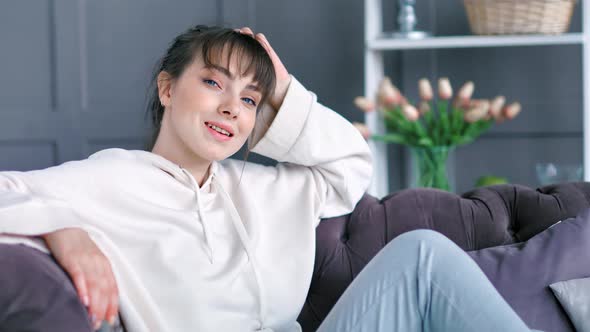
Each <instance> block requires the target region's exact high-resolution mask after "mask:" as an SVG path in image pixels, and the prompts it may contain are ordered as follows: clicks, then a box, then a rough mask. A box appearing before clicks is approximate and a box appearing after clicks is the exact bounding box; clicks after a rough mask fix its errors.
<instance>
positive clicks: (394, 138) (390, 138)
mask: <svg viewBox="0 0 590 332" xmlns="http://www.w3.org/2000/svg"><path fill="white" fill-rule="evenodd" d="M371 139H374V140H376V141H382V142H386V143H398V144H405V145H409V142H408V141H407V140H406V138H405V137H404V136H403V135H400V134H393V133H388V134H385V135H373V136H371Z"/></svg>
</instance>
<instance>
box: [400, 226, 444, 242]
mask: <svg viewBox="0 0 590 332" xmlns="http://www.w3.org/2000/svg"><path fill="white" fill-rule="evenodd" d="M394 240H396V241H404V242H408V243H412V242H413V243H419V242H421V241H424V242H425V243H426V244H429V245H434V246H446V245H449V244H451V243H453V242H452V241H451V240H449V238H447V237H446V236H444V235H443V234H441V233H439V232H437V231H433V230H431V229H416V230H413V231H409V232H406V233H403V234H401V235H399V236H398V237H397V238H395V239H394Z"/></svg>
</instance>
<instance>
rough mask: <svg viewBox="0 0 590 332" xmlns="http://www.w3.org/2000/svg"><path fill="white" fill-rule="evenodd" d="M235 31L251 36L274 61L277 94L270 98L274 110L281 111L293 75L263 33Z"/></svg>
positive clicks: (244, 30)
mask: <svg viewBox="0 0 590 332" xmlns="http://www.w3.org/2000/svg"><path fill="white" fill-rule="evenodd" d="M235 31H236V32H239V33H242V34H245V35H249V36H251V37H252V38H254V39H256V40H257V41H258V42H259V43H260V45H262V47H264V49H265V50H266V52H267V53H268V55H269V57H270V59H271V60H272V63H273V65H274V69H275V74H276V79H277V85H276V87H275V92H274V94H273V96H271V97H270V98H269V103H270V105H271V106H272V107H273V108H274V109H279V108H280V107H281V104H282V103H283V99H285V95H286V94H287V89H288V88H289V84H290V83H291V75H289V72H288V71H287V68H285V65H283V62H282V61H281V59H279V56H278V55H277V53H276V52H275V51H274V49H273V48H272V47H271V46H270V43H269V42H268V40H267V39H266V37H265V36H264V35H263V34H262V33H257V34H254V32H253V31H252V29H250V28H248V27H243V28H240V29H235Z"/></svg>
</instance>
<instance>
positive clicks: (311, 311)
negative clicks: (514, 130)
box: [298, 182, 590, 331]
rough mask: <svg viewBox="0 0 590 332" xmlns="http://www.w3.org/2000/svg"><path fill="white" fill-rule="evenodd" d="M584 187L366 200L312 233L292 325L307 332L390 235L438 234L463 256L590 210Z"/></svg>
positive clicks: (499, 188) (403, 194) (589, 189)
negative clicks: (310, 258) (307, 277)
mask: <svg viewBox="0 0 590 332" xmlns="http://www.w3.org/2000/svg"><path fill="white" fill-rule="evenodd" d="M589 197H590V183H584V182H580V183H567V184H559V185H551V186H546V187H543V188H539V189H537V190H534V189H531V188H528V187H525V186H520V185H496V186H490V187H484V188H479V189H476V190H473V191H470V192H468V193H465V194H463V195H462V196H459V195H456V194H452V193H448V192H444V191H440V190H435V189H426V188H418V189H406V190H402V191H399V192H396V193H393V194H391V195H389V196H386V197H384V198H383V199H381V200H378V199H376V198H374V197H371V196H369V195H366V196H365V197H363V199H362V200H361V201H360V202H359V203H358V205H357V206H356V208H355V210H354V211H353V212H352V213H351V214H349V215H346V216H342V217H337V218H330V219H326V220H323V221H322V222H321V223H320V225H319V226H318V227H317V229H316V238H317V249H316V261H315V266H314V273H313V277H312V283H311V287H310V290H309V293H308V296H307V299H306V303H305V305H304V307H303V309H302V311H301V314H300V316H299V319H298V321H299V322H300V323H301V325H302V327H303V329H304V331H314V330H315V329H317V327H318V326H319V324H320V323H321V321H322V320H323V319H324V317H326V315H327V313H328V312H329V311H330V309H331V308H332V306H333V305H334V304H335V303H336V301H337V300H338V298H339V297H340V295H341V294H342V292H343V291H344V289H346V287H348V285H349V284H350V282H351V281H352V279H353V278H354V277H356V276H357V275H358V273H359V272H360V271H361V269H362V268H363V267H364V266H365V265H366V264H367V262H368V261H369V260H370V259H371V258H372V257H373V256H375V254H376V253H377V252H378V251H379V250H380V249H381V248H383V247H384V246H385V245H386V244H387V243H388V242H389V241H391V240H392V239H393V238H394V237H396V236H398V235H400V234H402V233H404V232H407V231H410V230H414V229H423V228H426V229H433V230H436V231H438V232H441V233H443V234H444V235H446V236H447V237H448V238H450V239H451V240H453V241H454V242H455V243H457V244H458V245H459V246H460V247H461V248H463V249H464V250H476V249H482V248H487V247H492V246H497V245H502V244H510V243H516V242H521V241H526V240H528V239H529V238H531V237H532V236H534V235H535V234H537V233H539V232H541V231H543V230H544V229H546V228H547V227H549V226H550V225H552V224H553V223H555V222H556V221H558V220H562V219H565V218H569V217H574V216H575V215H576V214H577V213H579V212H580V211H582V210H583V209H585V208H588V207H590V199H589Z"/></svg>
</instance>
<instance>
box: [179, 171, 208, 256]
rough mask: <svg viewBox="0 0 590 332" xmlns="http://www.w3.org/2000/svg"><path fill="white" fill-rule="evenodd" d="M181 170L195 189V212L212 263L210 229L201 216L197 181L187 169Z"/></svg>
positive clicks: (201, 206) (201, 209) (201, 207)
mask: <svg viewBox="0 0 590 332" xmlns="http://www.w3.org/2000/svg"><path fill="white" fill-rule="evenodd" d="M181 169H182V171H183V172H184V174H185V175H186V176H187V177H188V178H189V179H190V181H191V184H192V186H193V188H195V189H194V191H195V197H196V198H197V209H198V210H197V213H198V214H199V219H200V222H201V226H202V227H203V233H204V234H205V249H206V252H207V256H208V257H209V262H210V263H211V264H213V247H212V246H211V239H212V237H211V231H210V230H209V227H208V226H207V223H206V222H205V218H203V212H202V211H203V203H202V202H201V195H200V193H199V191H200V190H199V185H198V184H197V181H195V179H194V178H193V176H192V175H190V174H189V173H188V171H187V170H185V169H184V168H181Z"/></svg>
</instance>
